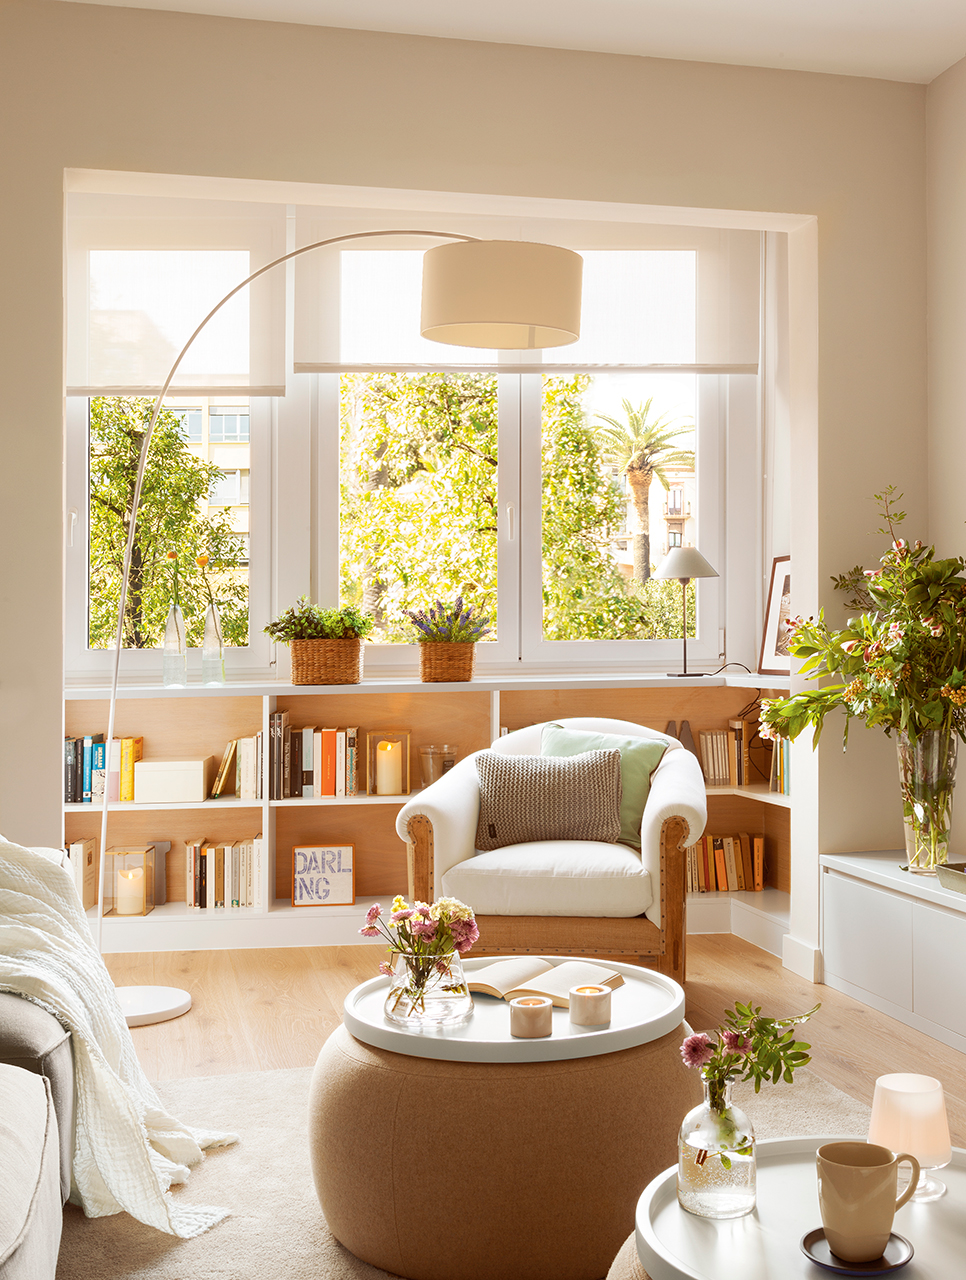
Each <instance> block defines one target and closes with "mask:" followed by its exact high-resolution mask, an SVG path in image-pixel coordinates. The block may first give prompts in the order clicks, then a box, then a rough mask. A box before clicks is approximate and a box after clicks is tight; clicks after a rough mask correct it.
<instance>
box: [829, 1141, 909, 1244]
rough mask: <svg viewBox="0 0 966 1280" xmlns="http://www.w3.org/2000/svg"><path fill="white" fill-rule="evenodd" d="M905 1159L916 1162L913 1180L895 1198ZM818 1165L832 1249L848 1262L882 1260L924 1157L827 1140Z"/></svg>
mask: <svg viewBox="0 0 966 1280" xmlns="http://www.w3.org/2000/svg"><path fill="white" fill-rule="evenodd" d="M904 1160H905V1161H908V1162H909V1164H911V1165H912V1179H911V1181H910V1183H909V1186H908V1187H907V1188H906V1189H905V1191H904V1192H903V1193H902V1195H901V1196H899V1198H898V1199H896V1190H897V1186H898V1171H899V1165H900V1164H901V1163H902V1162H903V1161H904ZM816 1163H817V1166H818V1203H819V1208H820V1209H821V1211H822V1225H823V1226H824V1228H825V1239H826V1240H827V1241H828V1245H829V1248H830V1249H831V1250H832V1252H833V1253H834V1254H836V1255H837V1256H838V1257H839V1258H842V1259H843V1260H844V1261H845V1262H872V1261H874V1259H876V1258H881V1257H882V1254H883V1252H884V1250H885V1247H886V1245H887V1244H888V1243H889V1236H890V1234H891V1233H892V1219H893V1218H894V1217H895V1212H896V1210H897V1209H899V1208H901V1207H902V1205H904V1204H905V1203H906V1201H907V1200H908V1199H909V1197H910V1196H911V1195H912V1194H913V1192H914V1191H915V1189H916V1184H917V1183H918V1181H919V1161H918V1160H917V1159H916V1158H915V1156H910V1155H906V1153H905V1152H899V1154H898V1155H893V1153H892V1152H891V1151H890V1150H889V1149H888V1147H879V1146H876V1145H875V1144H874V1143H871V1142H827V1143H825V1145H824V1146H822V1147H819V1149H818V1153H817V1155H816Z"/></svg>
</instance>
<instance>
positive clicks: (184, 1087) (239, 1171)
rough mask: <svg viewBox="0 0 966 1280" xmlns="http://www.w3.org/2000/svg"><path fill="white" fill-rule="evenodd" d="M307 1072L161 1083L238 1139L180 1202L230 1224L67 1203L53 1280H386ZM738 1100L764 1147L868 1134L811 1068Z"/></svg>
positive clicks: (739, 1091)
mask: <svg viewBox="0 0 966 1280" xmlns="http://www.w3.org/2000/svg"><path fill="white" fill-rule="evenodd" d="M311 1075H312V1071H311V1068H309V1067H305V1068H300V1069H298V1070H294V1071H262V1072H255V1073H252V1074H249V1075H234V1076H203V1077H199V1078H198V1079H194V1080H178V1081H172V1082H169V1083H167V1084H160V1085H158V1086H157V1089H158V1092H159V1094H160V1095H161V1100H162V1102H164V1103H165V1105H166V1106H167V1107H168V1108H169V1109H170V1111H171V1113H172V1114H173V1115H177V1116H181V1117H182V1118H183V1119H184V1120H185V1122H186V1123H188V1124H191V1123H192V1122H193V1121H195V1120H201V1119H204V1121H205V1123H206V1124H210V1125H212V1126H216V1127H220V1128H225V1129H232V1130H234V1131H235V1132H236V1133H238V1134H240V1141H239V1143H238V1144H237V1145H236V1146H232V1147H221V1148H215V1149H214V1150H211V1151H209V1152H208V1153H207V1156H206V1158H205V1160H204V1162H203V1163H202V1164H200V1165H197V1166H196V1167H195V1168H194V1170H193V1171H192V1174H191V1177H190V1178H189V1180H188V1182H187V1183H186V1184H185V1185H184V1186H183V1187H178V1188H175V1190H174V1191H173V1192H172V1194H173V1195H175V1196H178V1197H179V1198H180V1197H183V1198H184V1200H185V1202H186V1203H192V1202H197V1203H199V1204H220V1205H226V1206H228V1207H229V1208H230V1210H231V1217H229V1218H226V1219H225V1220H224V1221H223V1222H221V1223H219V1224H218V1225H217V1226H215V1227H213V1228H212V1229H211V1230H210V1231H207V1232H205V1234H204V1235H200V1236H197V1237H196V1238H195V1239H193V1240H179V1239H176V1238H175V1237H173V1236H170V1235H164V1234H162V1233H161V1232H160V1231H155V1230H152V1229H151V1228H150V1227H146V1226H143V1225H142V1224H141V1223H139V1222H136V1221H135V1220H134V1219H133V1218H131V1217H129V1216H128V1215H127V1214H117V1215H115V1216H113V1217H110V1218H92V1219H88V1218H85V1217H84V1215H83V1214H82V1213H81V1211H80V1210H79V1209H77V1208H75V1207H74V1206H73V1205H68V1206H67V1207H66V1209H65V1211H64V1235H63V1241H62V1244H61V1249H60V1262H59V1264H58V1267H57V1280H276V1278H278V1280H282V1278H283V1277H284V1280H386V1277H387V1275H388V1273H387V1272H385V1271H380V1270H378V1269H377V1268H375V1267H370V1266H368V1265H367V1264H366V1263H364V1262H360V1261H359V1260H358V1258H356V1257H354V1256H353V1255H352V1254H351V1253H349V1252H348V1250H346V1249H343V1247H342V1246H341V1245H340V1244H339V1243H338V1241H337V1240H336V1239H335V1238H334V1237H333V1236H332V1234H331V1233H330V1232H329V1230H328V1228H327V1227H326V1225H325V1222H324V1220H323V1218H322V1214H321V1211H320V1209H319V1202H318V1200H317V1199H316V1196H315V1188H314V1186H313V1184H312V1174H311V1169H310V1166H309V1152H308V1143H307V1141H306V1139H305V1131H306V1130H305V1116H306V1112H307V1107H308V1093H309V1081H310V1079H311ZM734 1101H735V1103H736V1105H738V1106H740V1107H741V1108H742V1109H743V1110H744V1111H746V1112H747V1114H748V1115H749V1116H750V1118H751V1120H752V1123H753V1124H754V1126H755V1132H756V1133H757V1135H758V1136H759V1137H761V1138H777V1137H783V1136H785V1137H790V1136H794V1135H806V1134H812V1133H826V1134H836V1135H838V1134H856V1135H857V1136H862V1137H864V1136H865V1134H866V1131H867V1129H868V1123H869V1109H868V1107H866V1106H863V1105H862V1103H859V1102H856V1101H854V1100H853V1099H852V1098H850V1097H848V1096H847V1095H846V1094H844V1093H841V1092H840V1091H839V1090H838V1089H834V1088H833V1087H832V1086H831V1085H828V1084H825V1083H824V1081H822V1080H819V1079H818V1078H817V1077H816V1076H812V1075H809V1073H808V1072H807V1071H801V1072H799V1073H798V1075H797V1076H796V1079H795V1083H794V1084H793V1085H786V1084H778V1085H766V1086H765V1087H763V1088H762V1091H761V1093H759V1094H758V1095H757V1096H756V1094H755V1093H754V1090H753V1089H752V1087H751V1086H750V1085H738V1086H736V1087H735V1090H734Z"/></svg>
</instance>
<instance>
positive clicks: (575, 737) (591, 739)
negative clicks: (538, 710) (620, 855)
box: [540, 723, 667, 849]
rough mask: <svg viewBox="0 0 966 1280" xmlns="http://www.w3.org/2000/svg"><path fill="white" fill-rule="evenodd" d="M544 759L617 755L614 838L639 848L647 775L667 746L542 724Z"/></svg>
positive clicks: (652, 740)
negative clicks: (618, 827)
mask: <svg viewBox="0 0 966 1280" xmlns="http://www.w3.org/2000/svg"><path fill="white" fill-rule="evenodd" d="M540 750H541V753H542V754H543V755H545V756H575V755H577V754H578V753H579V752H584V751H608V750H610V751H613V750H617V751H619V752H620V753H621V784H622V789H621V805H620V819H621V830H620V835H619V836H618V837H617V839H618V840H620V841H621V843H622V844H629V845H630V846H631V848H633V849H639V848H640V847H641V818H642V817H643V816H644V806H645V805H646V804H647V794H648V791H649V790H650V786H651V774H652V773H653V772H654V770H655V769H656V768H657V766H658V765H659V764H660V763H661V758H662V756H663V755H664V753H665V751H666V750H667V743H666V742H664V741H663V740H662V739H660V738H640V737H628V736H627V735H622V734H616V733H591V732H588V730H586V729H567V728H565V727H564V726H563V725H562V724H553V723H552V724H545V725H544V726H543V734H542V736H541V740H540Z"/></svg>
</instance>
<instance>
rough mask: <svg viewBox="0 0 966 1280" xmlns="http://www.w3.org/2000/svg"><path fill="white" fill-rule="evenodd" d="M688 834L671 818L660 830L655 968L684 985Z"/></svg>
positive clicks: (682, 824) (681, 821)
mask: <svg viewBox="0 0 966 1280" xmlns="http://www.w3.org/2000/svg"><path fill="white" fill-rule="evenodd" d="M688 833H689V828H688V824H687V823H686V822H685V820H684V819H683V818H668V819H667V821H666V822H665V823H664V826H663V827H662V828H661V890H662V892H661V936H662V939H663V943H664V945H663V947H662V954H661V955H660V956H659V957H657V963H656V964H655V966H654V967H655V968H656V969H657V970H658V972H659V973H664V974H667V976H668V977H669V978H673V979H674V980H675V982H680V983H683V982H684V977H685V969H686V964H685V947H686V939H687V920H686V913H687V878H686V867H685V861H686V855H685V846H684V841H685V840H686V839H687V836H688Z"/></svg>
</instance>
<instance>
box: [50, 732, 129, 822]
mask: <svg viewBox="0 0 966 1280" xmlns="http://www.w3.org/2000/svg"><path fill="white" fill-rule="evenodd" d="M143 750H144V739H143V738H115V739H114V741H113V742H112V743H111V750H110V755H108V751H107V743H106V742H105V741H104V735H103V733H93V734H91V733H88V734H86V735H84V736H83V737H79V738H71V737H65V738H64V802H65V804H81V803H83V804H93V803H97V802H98V801H101V800H103V799H104V788H105V786H106V787H107V798H108V800H109V801H111V802H112V803H113V802H116V801H119V800H133V799H134V765H135V763H136V762H137V761H138V760H140V759H141V755H142V752H143Z"/></svg>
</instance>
